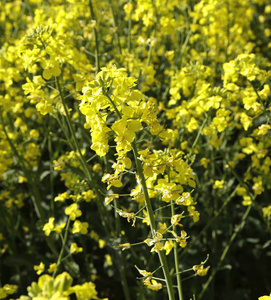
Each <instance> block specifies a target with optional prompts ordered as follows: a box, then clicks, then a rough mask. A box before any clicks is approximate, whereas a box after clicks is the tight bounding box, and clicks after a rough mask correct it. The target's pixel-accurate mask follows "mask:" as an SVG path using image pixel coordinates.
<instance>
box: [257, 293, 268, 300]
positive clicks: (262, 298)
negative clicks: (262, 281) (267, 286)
mask: <svg viewBox="0 0 271 300" xmlns="http://www.w3.org/2000/svg"><path fill="white" fill-rule="evenodd" d="M258 300H271V293H270V295H269V296H261V297H259V298H258Z"/></svg>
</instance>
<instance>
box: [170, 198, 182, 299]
mask: <svg viewBox="0 0 271 300" xmlns="http://www.w3.org/2000/svg"><path fill="white" fill-rule="evenodd" d="M171 215H172V216H174V215H175V206H174V202H173V201H171ZM173 231H175V232H176V226H173ZM174 262H175V272H176V277H177V287H178V295H179V300H183V290H182V279H181V272H180V269H179V256H178V244H177V242H176V241H174Z"/></svg>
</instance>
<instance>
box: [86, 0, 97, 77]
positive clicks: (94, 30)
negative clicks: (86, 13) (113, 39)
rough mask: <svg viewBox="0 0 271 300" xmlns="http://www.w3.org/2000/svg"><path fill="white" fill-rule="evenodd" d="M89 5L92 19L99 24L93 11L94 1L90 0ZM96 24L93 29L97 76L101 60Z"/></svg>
mask: <svg viewBox="0 0 271 300" xmlns="http://www.w3.org/2000/svg"><path fill="white" fill-rule="evenodd" d="M88 3H89V8H90V16H91V19H92V20H94V21H95V22H96V24H97V20H96V16H95V13H94V10H93V5H92V1H91V0H89V1H88ZM96 24H95V26H94V27H93V33H94V41H95V65H96V70H95V74H96V75H97V73H98V72H99V69H100V58H99V39H98V32H97V29H96Z"/></svg>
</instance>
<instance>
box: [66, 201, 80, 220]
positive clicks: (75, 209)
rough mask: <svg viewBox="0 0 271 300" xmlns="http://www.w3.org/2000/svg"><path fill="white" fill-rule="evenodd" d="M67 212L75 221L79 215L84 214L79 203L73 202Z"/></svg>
mask: <svg viewBox="0 0 271 300" xmlns="http://www.w3.org/2000/svg"><path fill="white" fill-rule="evenodd" d="M65 214H66V215H68V216H70V218H71V220H73V221H74V220H75V219H76V218H77V217H80V216H81V215H82V212H81V210H80V209H78V206H77V204H76V203H73V204H71V205H70V206H69V207H67V208H66V209H65Z"/></svg>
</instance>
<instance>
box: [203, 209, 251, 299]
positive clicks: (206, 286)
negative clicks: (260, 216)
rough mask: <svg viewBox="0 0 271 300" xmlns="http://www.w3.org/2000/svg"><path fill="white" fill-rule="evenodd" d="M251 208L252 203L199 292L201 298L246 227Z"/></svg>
mask: <svg viewBox="0 0 271 300" xmlns="http://www.w3.org/2000/svg"><path fill="white" fill-rule="evenodd" d="M250 210H251V205H250V206H248V207H247V209H246V211H245V213H244V215H243V217H242V220H241V223H240V224H239V225H238V226H236V229H235V232H234V233H233V234H232V236H231V238H230V240H229V242H228V245H227V246H226V248H225V249H224V251H223V253H222V255H221V257H220V259H219V262H218V264H217V266H216V267H215V268H214V269H213V271H212V274H211V275H210V277H209V278H208V280H207V282H206V283H205V284H204V285H203V288H202V291H201V293H200V294H199V297H198V299H199V300H200V299H201V298H202V296H203V295H204V293H205V292H206V290H207V288H208V286H209V284H210V283H211V282H212V280H213V279H214V276H215V274H216V272H217V271H218V270H219V268H220V266H221V264H222V262H223V261H224V259H225V257H226V255H227V253H228V251H229V249H230V246H231V244H232V243H233V241H234V240H235V238H236V236H237V234H238V233H239V232H240V231H241V229H242V228H243V227H244V225H245V222H246V218H247V217H248V215H249V212H250Z"/></svg>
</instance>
